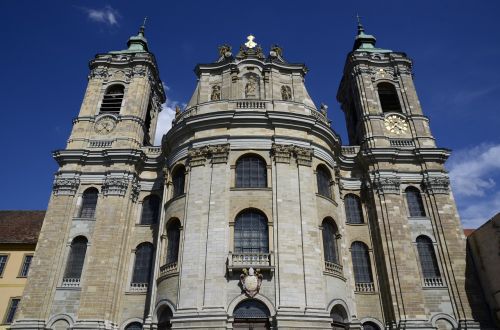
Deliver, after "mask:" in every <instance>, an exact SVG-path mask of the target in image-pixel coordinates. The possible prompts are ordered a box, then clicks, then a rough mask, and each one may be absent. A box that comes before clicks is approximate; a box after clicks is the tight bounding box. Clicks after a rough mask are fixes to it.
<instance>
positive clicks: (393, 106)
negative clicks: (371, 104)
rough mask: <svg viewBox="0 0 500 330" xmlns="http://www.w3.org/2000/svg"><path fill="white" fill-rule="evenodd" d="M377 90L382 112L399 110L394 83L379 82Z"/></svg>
mask: <svg viewBox="0 0 500 330" xmlns="http://www.w3.org/2000/svg"><path fill="white" fill-rule="evenodd" d="M377 90H378V97H379V99H380V105H381V107H382V112H392V111H395V112H401V105H400V104H399V97H398V92H397V91H396V88H395V87H394V85H392V84H389V83H380V84H378V86H377Z"/></svg>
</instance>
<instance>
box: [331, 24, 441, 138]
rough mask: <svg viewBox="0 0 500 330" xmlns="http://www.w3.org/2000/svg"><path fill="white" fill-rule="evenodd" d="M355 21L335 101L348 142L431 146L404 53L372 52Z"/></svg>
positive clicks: (367, 36)
mask: <svg viewBox="0 0 500 330" xmlns="http://www.w3.org/2000/svg"><path fill="white" fill-rule="evenodd" d="M375 43H376V39H375V37H374V36H373V35H370V34H366V33H365V30H364V28H363V25H362V24H361V23H360V22H359V20H358V34H357V36H356V39H355V41H354V46H353V50H352V51H351V52H350V53H349V55H348V56H347V60H346V63H345V67H344V75H343V77H342V81H341V84H340V87H339V90H338V93H337V99H338V101H339V102H340V104H341V107H342V110H343V111H344V114H345V117H346V123H347V130H348V135H349V144H351V145H361V146H363V147H370V148H373V147H391V146H392V147H397V146H405V147H410V146H414V147H425V148H429V147H431V148H432V147H435V143H434V138H433V137H432V135H431V132H430V129H429V120H428V119H427V117H425V116H424V115H423V114H422V109H421V107H420V102H419V101H418V97H417V93H416V91H415V85H414V83H413V76H412V61H411V60H410V59H409V58H408V57H407V56H406V54H405V53H401V52H393V51H391V50H389V49H383V48H377V47H376V46H375Z"/></svg>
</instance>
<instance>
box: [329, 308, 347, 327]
mask: <svg viewBox="0 0 500 330" xmlns="http://www.w3.org/2000/svg"><path fill="white" fill-rule="evenodd" d="M330 318H331V319H332V327H333V329H335V330H340V329H342V330H343V329H347V323H348V322H349V320H348V318H347V312H346V311H345V309H344V307H342V306H341V305H335V306H334V307H333V308H332V311H331V312H330Z"/></svg>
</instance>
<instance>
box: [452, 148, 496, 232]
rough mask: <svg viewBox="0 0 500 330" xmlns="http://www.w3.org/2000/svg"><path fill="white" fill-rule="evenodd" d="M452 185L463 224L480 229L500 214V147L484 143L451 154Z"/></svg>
mask: <svg viewBox="0 0 500 330" xmlns="http://www.w3.org/2000/svg"><path fill="white" fill-rule="evenodd" d="M448 168H449V169H450V178H451V184H452V187H453V193H454V195H455V198H456V201H457V206H458V210H459V213H460V217H461V219H462V223H463V225H464V227H466V228H477V227H479V226H480V225H482V224H483V223H484V222H486V221H488V220H489V219H491V217H492V216H494V215H495V214H496V213H498V212H500V191H498V189H495V188H496V187H497V186H496V180H498V179H499V178H500V144H487V143H483V144H481V145H479V146H476V147H474V148H470V149H466V150H459V151H457V152H455V153H454V154H452V157H451V159H450V162H449V163H448Z"/></svg>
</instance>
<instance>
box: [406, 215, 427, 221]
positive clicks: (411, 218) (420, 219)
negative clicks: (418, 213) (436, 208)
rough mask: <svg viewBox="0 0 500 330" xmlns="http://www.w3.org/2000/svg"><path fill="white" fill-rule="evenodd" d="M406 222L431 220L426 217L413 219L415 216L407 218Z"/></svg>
mask: <svg viewBox="0 0 500 330" xmlns="http://www.w3.org/2000/svg"><path fill="white" fill-rule="evenodd" d="M408 220H413V221H430V220H431V219H430V218H429V217H427V216H423V217H415V216H413V217H412V216H408Z"/></svg>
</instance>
